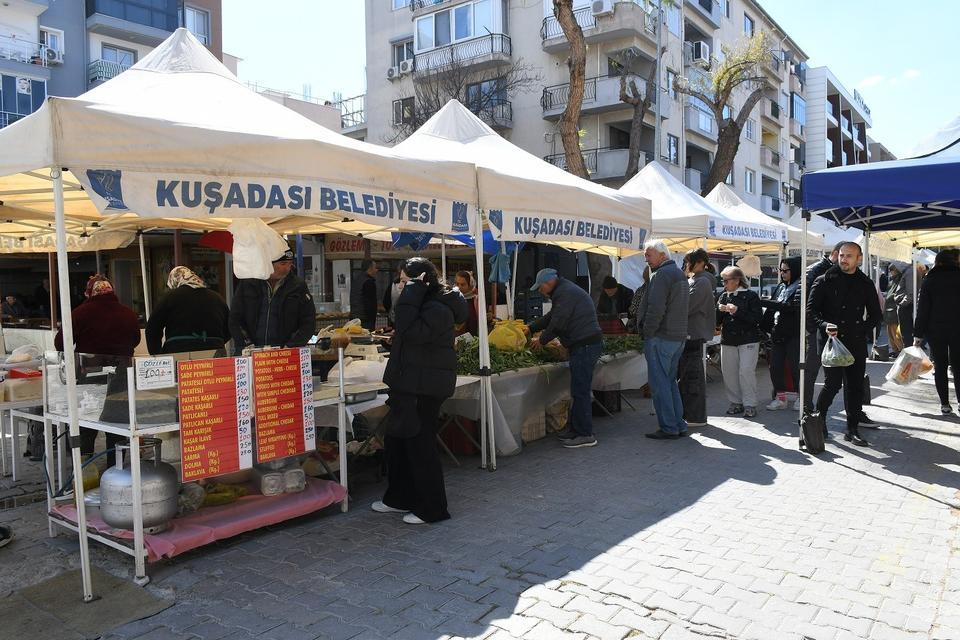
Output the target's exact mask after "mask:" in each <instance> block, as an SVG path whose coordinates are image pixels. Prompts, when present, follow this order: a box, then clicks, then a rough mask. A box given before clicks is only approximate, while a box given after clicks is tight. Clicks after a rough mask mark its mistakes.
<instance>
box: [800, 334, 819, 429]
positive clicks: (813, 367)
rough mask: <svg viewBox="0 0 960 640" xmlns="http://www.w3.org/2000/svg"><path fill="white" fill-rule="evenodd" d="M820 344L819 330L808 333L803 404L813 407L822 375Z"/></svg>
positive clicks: (809, 407) (805, 406)
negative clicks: (814, 395) (814, 393)
mask: <svg viewBox="0 0 960 640" xmlns="http://www.w3.org/2000/svg"><path fill="white" fill-rule="evenodd" d="M821 349H822V345H821V344H820V334H819V332H814V333H808V334H807V358H806V360H807V362H806V366H805V367H804V371H805V375H804V385H805V387H804V390H803V406H804V408H806V409H808V410H810V409H813V391H814V389H816V388H817V377H818V376H819V375H820V352H821Z"/></svg>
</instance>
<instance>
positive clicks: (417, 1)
mask: <svg viewBox="0 0 960 640" xmlns="http://www.w3.org/2000/svg"><path fill="white" fill-rule="evenodd" d="M451 2H453V0H410V11H419V10H420V9H432V8H434V7H437V6H440V5H442V4H450V3H451Z"/></svg>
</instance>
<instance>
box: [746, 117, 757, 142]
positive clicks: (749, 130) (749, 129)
mask: <svg viewBox="0 0 960 640" xmlns="http://www.w3.org/2000/svg"><path fill="white" fill-rule="evenodd" d="M744 131H745V132H746V135H747V140H753V141H754V142H756V140H757V123H756V122H755V121H754V120H753V118H750V119H748V120H747V124H746V126H745V127H744Z"/></svg>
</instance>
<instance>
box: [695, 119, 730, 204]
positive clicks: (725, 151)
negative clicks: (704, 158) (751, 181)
mask: <svg viewBox="0 0 960 640" xmlns="http://www.w3.org/2000/svg"><path fill="white" fill-rule="evenodd" d="M739 149H740V127H739V126H738V125H737V123H736V121H735V120H732V119H727V120H726V121H725V124H724V125H723V126H722V127H720V132H719V134H717V153H716V155H715V156H714V157H713V166H712V167H710V173H709V174H707V180H706V182H704V183H703V185H701V188H700V195H702V196H704V197H706V195H707V194H708V193H710V192H711V191H713V188H714V187H715V186H717V185H718V184H720V183H721V182H725V181H726V179H727V176H728V175H730V172H731V171H733V159H734V158H736V157H737V150H739Z"/></svg>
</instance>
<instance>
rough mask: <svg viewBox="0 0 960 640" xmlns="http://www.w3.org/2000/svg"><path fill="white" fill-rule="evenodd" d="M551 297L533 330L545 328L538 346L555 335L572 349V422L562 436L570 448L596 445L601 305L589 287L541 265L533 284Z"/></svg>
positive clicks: (562, 439)
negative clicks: (595, 381)
mask: <svg viewBox="0 0 960 640" xmlns="http://www.w3.org/2000/svg"><path fill="white" fill-rule="evenodd" d="M530 290H531V291H539V292H540V293H541V294H543V295H545V296H547V297H549V298H550V302H551V303H552V308H551V309H550V313H548V314H546V315H545V316H543V317H542V318H540V319H539V320H535V321H534V322H532V323H531V324H530V325H529V329H530V331H531V332H533V333H536V332H537V331H541V330H542V331H543V333H541V334H540V338H539V339H534V340H533V342H532V343H531V345H530V348H531V349H534V350H537V349H539V348H540V345H541V344H547V343H548V342H550V341H551V340H553V339H554V338H560V343H561V344H563V346H565V347H566V348H567V350H568V351H569V352H570V396H571V397H572V398H573V405H572V406H571V407H570V424H569V425H568V426H567V428H566V429H565V430H564V431H563V433H561V434H560V435H559V436H558V437H559V438H560V441H561V442H562V443H563V446H564V447H566V448H568V449H577V448H580V447H594V446H596V444H597V439H596V438H595V437H594V436H593V370H594V369H595V368H596V366H597V360H599V359H600V356H601V355H602V353H603V333H602V332H601V331H600V323H599V322H598V321H597V308H596V307H595V306H594V304H593V299H592V298H591V297H590V294H588V293H587V292H586V291H584V290H583V289H581V288H580V287H578V286H577V285H575V284H574V283H572V282H570V281H569V280H565V279H564V278H561V277H560V276H559V275H557V270H556V269H541V270H540V273H538V274H537V280H536V282H534V284H533V286H532V287H531V288H530Z"/></svg>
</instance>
